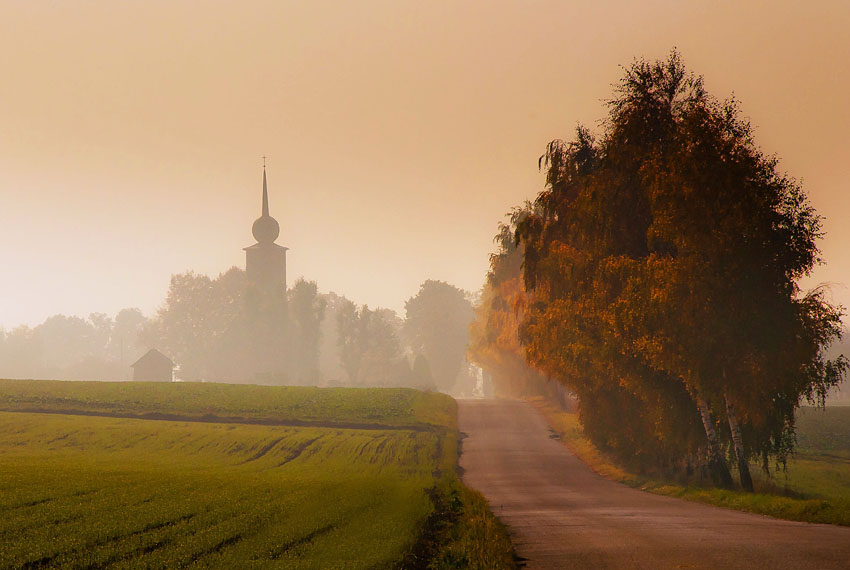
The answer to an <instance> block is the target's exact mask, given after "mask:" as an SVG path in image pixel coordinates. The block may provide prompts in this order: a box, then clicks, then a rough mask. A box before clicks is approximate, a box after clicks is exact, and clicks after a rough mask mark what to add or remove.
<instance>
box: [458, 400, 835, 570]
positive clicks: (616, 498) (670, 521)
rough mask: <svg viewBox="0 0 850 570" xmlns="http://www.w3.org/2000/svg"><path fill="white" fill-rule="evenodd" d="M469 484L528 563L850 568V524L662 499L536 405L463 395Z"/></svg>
mask: <svg viewBox="0 0 850 570" xmlns="http://www.w3.org/2000/svg"><path fill="white" fill-rule="evenodd" d="M458 403H459V412H458V413H459V422H460V430H461V432H463V433H465V434H466V435H467V437H466V438H465V439H464V440H463V447H462V450H463V451H462V454H461V458H460V465H461V467H462V468H463V469H464V475H463V480H464V482H465V483H466V484H467V485H469V486H470V487H472V488H474V489H477V490H478V491H480V492H481V493H483V494H484V496H486V497H487V500H488V501H489V502H490V506H491V508H492V510H493V512H494V513H495V514H496V515H497V516H498V517H499V518H500V519H501V520H502V521H503V522H504V523H505V524H506V525H507V526H508V528H509V530H510V533H511V539H512V540H513V542H514V546H515V548H516V552H517V554H518V555H519V556H520V557H522V558H524V559H525V560H524V564H525V568H529V569H530V568H535V569H543V568H545V569H548V568H565V569H569V568H594V569H596V568H600V569H601V568H629V569H642V568H646V569H652V570H655V569H666V568H676V569H685V568H688V569H690V568H712V569H714V568H741V569H748V570H750V569H762V568H763V569H769V570H778V569H784V568H788V569H795V570H807V569H812V570H828V569H832V568H836V569H837V568H841V569H850V528H846V527H836V526H831V525H816V524H808V523H798V522H791V521H783V520H778V519H773V518H770V517H764V516H760V515H753V514H748V513H741V512H737V511H732V510H728V509H721V508H718V507H712V506H708V505H702V504H699V503H693V502H689V501H684V500H681V499H674V498H670V497H662V496H659V495H653V494H651V493H646V492H642V491H639V490H637V489H632V488H630V487H627V486H625V485H622V484H620V483H615V482H613V481H609V480H607V479H604V478H602V477H600V476H599V475H596V474H595V473H593V472H592V471H590V469H589V468H588V467H587V466H586V465H585V464H584V463H582V462H581V461H579V460H578V459H577V458H576V457H575V456H574V455H573V454H572V453H571V452H570V451H569V450H568V449H567V448H566V447H565V446H564V445H563V444H562V443H561V442H560V441H558V440H556V439H553V438H551V437H550V436H551V435H552V432H551V431H550V430H549V427H548V426H547V424H546V422H545V421H544V419H543V418H542V416H541V415H540V414H539V412H538V411H537V410H536V409H535V408H534V407H532V406H531V405H530V404H527V403H525V402H520V401H515V400H460V401H459V402H458Z"/></svg>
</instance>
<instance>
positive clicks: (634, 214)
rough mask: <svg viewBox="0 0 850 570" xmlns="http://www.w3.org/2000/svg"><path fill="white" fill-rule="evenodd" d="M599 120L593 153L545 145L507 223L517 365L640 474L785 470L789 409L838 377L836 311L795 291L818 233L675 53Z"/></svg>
mask: <svg viewBox="0 0 850 570" xmlns="http://www.w3.org/2000/svg"><path fill="white" fill-rule="evenodd" d="M609 110H610V112H609V116H608V120H607V122H606V124H605V130H604V132H603V133H602V136H601V137H600V138H599V139H598V140H597V139H595V138H594V137H593V136H592V135H591V134H590V133H589V132H588V131H587V130H585V129H583V128H579V129H578V132H577V134H576V138H575V140H574V141H572V142H570V143H564V142H562V141H554V142H553V143H551V144H550V145H549V147H548V148H547V152H546V154H545V155H544V156H543V158H542V159H541V166H543V167H544V168H545V169H546V175H547V189H546V190H545V191H543V192H541V194H540V195H539V197H538V198H537V200H536V202H535V207H534V211H532V212H530V213H529V214H528V215H527V216H525V217H524V219H522V220H521V221H520V222H519V223H518V227H517V232H516V237H517V239H518V240H519V241H520V244H521V245H522V246H523V247H524V248H525V259H524V266H523V271H524V275H523V276H524V279H525V285H526V287H527V288H528V289H529V291H530V293H531V295H532V301H531V302H530V303H529V304H528V310H527V311H526V312H525V314H524V316H523V321H522V324H521V326H520V335H521V339H522V341H523V344H524V346H525V350H526V357H527V359H528V361H529V362H530V363H531V364H532V365H533V366H535V367H536V368H538V369H540V370H542V371H544V372H546V373H548V374H550V375H551V376H553V377H555V378H557V379H559V380H560V381H562V382H564V383H565V384H566V385H567V386H568V387H569V388H570V389H571V390H573V391H574V392H576V393H577V395H578V397H579V400H580V402H581V407H580V413H581V418H582V422H583V424H584V426H585V429H586V432H587V434H588V436H589V437H590V438H591V439H592V440H593V442H594V443H595V444H596V445H597V446H598V447H599V448H600V449H603V450H606V451H609V452H611V453H614V454H616V455H617V456H618V457H620V458H621V459H623V460H628V461H630V462H632V463H633V464H634V465H635V466H638V467H640V468H646V467H650V466H655V467H656V468H662V469H666V468H669V467H671V466H675V465H681V466H682V467H685V466H687V465H691V464H693V463H695V462H696V463H698V462H702V461H704V460H707V462H708V464H709V466H710V467H711V469H712V471H713V473H714V474H715V476H716V477H717V480H718V481H719V482H720V483H722V484H729V483H731V479H730V478H729V475H728V473H729V472H728V469H727V467H726V465H725V460H724V456H725V455H726V454H725V453H724V449H725V448H727V447H728V448H731V449H732V453H731V455H732V456H734V457H736V458H737V462H738V467H739V469H740V470H741V473H742V475H743V474H744V473H745V472H748V467H747V460H748V459H751V458H754V457H757V458H760V459H761V460H762V462H763V465H765V466H767V465H768V464H769V458H771V457H772V458H777V459H779V461H782V460H783V459H784V458H785V457H786V456H787V455H788V453H789V452H790V450H791V448H792V444H793V433H794V421H795V411H796V409H797V407H798V406H799V403H800V401H801V400H802V399H809V400H811V401H818V400H820V401H822V400H823V397H824V395H825V393H826V391H827V390H828V389H829V388H830V387H831V386H833V385H835V384H836V383H838V382H839V381H840V380H841V378H842V377H843V375H844V374H845V371H846V369H847V361H846V360H844V359H843V358H838V359H836V360H828V359H827V358H826V357H825V356H824V354H825V353H824V350H825V349H826V348H827V347H828V346H829V344H830V343H831V342H832V341H833V340H835V339H837V338H838V337H839V336H840V332H841V331H840V316H841V309H840V308H839V307H833V306H831V305H830V304H829V303H827V302H826V301H825V299H824V297H823V295H822V293H821V292H820V291H813V292H810V293H808V294H803V293H801V291H800V290H799V287H798V285H797V280H798V279H799V278H800V277H801V276H804V275H806V274H808V272H809V271H810V270H811V269H812V267H813V265H814V264H815V263H817V262H818V260H819V258H818V250H817V246H816V239H817V238H818V237H819V236H820V219H819V217H818V216H817V214H816V213H815V211H814V209H813V208H812V207H811V206H810V205H809V204H808V201H807V198H806V195H805V193H804V192H803V191H802V189H801V187H800V185H799V184H798V183H797V182H796V181H795V180H793V179H791V178H789V177H787V176H784V175H782V174H781V173H779V171H778V169H777V161H776V159H774V158H772V157H767V156H765V155H763V154H762V153H761V151H760V150H759V149H758V148H757V147H756V146H755V143H754V141H753V138H752V132H751V128H750V125H749V124H748V123H747V122H746V121H744V120H743V119H741V118H740V111H739V108H738V104H737V102H736V101H734V100H729V101H725V102H719V101H717V100H716V99H714V98H712V97H711V96H709V95H708V94H707V93H706V91H705V90H704V88H703V84H702V79H701V78H699V77H697V76H694V75H693V74H691V73H689V72H687V70H686V69H685V67H684V65H683V64H682V62H681V60H680V58H679V56H678V54H677V53H676V52H673V53H672V54H671V56H670V58H669V59H667V60H666V61H659V62H646V61H642V60H641V61H637V62H635V63H634V64H633V65H632V66H631V67H630V68H628V69H627V70H626V72H625V76H624V77H623V79H622V81H621V83H620V84H619V86H618V88H617V90H616V93H615V97H614V98H613V99H612V100H611V101H610V102H609ZM747 479H748V477H742V482H743V483H744V485H745V486H746V485H747V482H746V480H747Z"/></svg>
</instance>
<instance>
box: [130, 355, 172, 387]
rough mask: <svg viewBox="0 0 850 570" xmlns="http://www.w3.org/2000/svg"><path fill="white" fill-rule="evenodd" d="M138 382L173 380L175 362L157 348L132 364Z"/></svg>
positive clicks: (134, 377) (134, 378)
mask: <svg viewBox="0 0 850 570" xmlns="http://www.w3.org/2000/svg"><path fill="white" fill-rule="evenodd" d="M130 366H131V367H132V368H133V380H135V381H137V382H171V380H172V371H173V370H174V363H173V362H172V361H171V359H170V358H168V357H167V356H165V355H164V354H163V353H161V352H160V351H158V350H157V349H155V348H152V349H150V350H149V351H147V352H146V353H145V355H144V356H142V357H141V358H140V359H138V360H137V361H136V362H134V363H133V364H131V365H130Z"/></svg>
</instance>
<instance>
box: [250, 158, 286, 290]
mask: <svg viewBox="0 0 850 570" xmlns="http://www.w3.org/2000/svg"><path fill="white" fill-rule="evenodd" d="M251 232H252V233H253V234H254V239H256V240H257V243H255V244H254V245H252V246H249V247H246V248H244V249H245V273H247V275H248V280H249V281H252V282H253V283H256V284H257V285H260V286H261V287H262V288H264V289H266V290H273V289H278V288H279V289H283V290H284V291H285V290H286V250H287V249H288V248H286V247H283V246H281V245H277V244H276V243H275V242H274V240H276V239H277V236H279V235H280V225H279V224H278V223H277V220H275V219H274V218H272V217H271V216H270V215H269V191H268V187H267V186H266V168H265V166H264V167H263V213H262V215H261V216H260V217H259V218H257V219H256V221H255V222H254V226H253V227H252V228H251Z"/></svg>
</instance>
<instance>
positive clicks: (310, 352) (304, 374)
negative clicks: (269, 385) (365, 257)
mask: <svg viewBox="0 0 850 570" xmlns="http://www.w3.org/2000/svg"><path fill="white" fill-rule="evenodd" d="M326 305H327V302H326V301H325V299H324V298H323V297H322V296H321V295H319V293H318V286H317V285H316V282H315V281H305V280H304V279H299V280H298V281H296V282H295V284H294V285H293V286H292V288H291V289H290V290H289V314H290V316H291V318H292V326H293V328H292V335H291V338H292V345H293V349H294V352H293V356H294V358H295V366H296V377H297V378H298V379H299V380H300V382H301V383H305V384H312V385H315V384H317V383H318V381H319V340H320V338H319V335H320V334H321V323H322V319H323V318H324V314H325V307H326Z"/></svg>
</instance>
